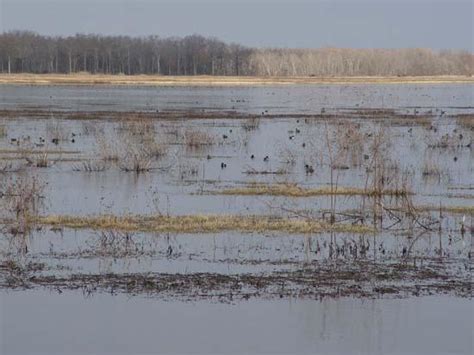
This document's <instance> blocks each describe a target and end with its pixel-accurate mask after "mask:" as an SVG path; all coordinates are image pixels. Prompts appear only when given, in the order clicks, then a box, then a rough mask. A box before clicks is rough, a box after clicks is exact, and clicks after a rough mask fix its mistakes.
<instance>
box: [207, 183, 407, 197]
mask: <svg viewBox="0 0 474 355" xmlns="http://www.w3.org/2000/svg"><path fill="white" fill-rule="evenodd" d="M215 193H216V194H220V195H244V196H245V195H249V196H250V195H257V196H261V195H268V196H288V197H311V196H325V195H348V196H351V195H353V196H356V195H360V196H382V195H386V196H406V195H409V194H411V192H410V191H407V190H405V189H399V190H398V189H384V190H374V189H363V188H358V187H342V186H338V187H333V188H332V189H331V187H330V186H327V187H320V188H303V187H300V186H298V185H296V184H274V185H268V184H257V183H255V184H250V185H248V186H246V187H238V188H232V189H225V190H222V191H217V192H215Z"/></svg>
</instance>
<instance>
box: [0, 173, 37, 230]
mask: <svg viewBox="0 0 474 355" xmlns="http://www.w3.org/2000/svg"><path fill="white" fill-rule="evenodd" d="M43 190H44V184H43V183H42V182H41V181H39V179H38V178H37V177H34V176H31V175H25V176H18V177H15V178H13V177H11V178H9V179H8V180H6V181H3V184H2V186H1V190H0V217H1V218H6V219H11V220H12V223H10V224H9V226H8V227H9V229H8V230H9V232H10V233H12V234H15V235H16V234H25V233H27V232H28V231H29V230H30V227H31V224H30V221H31V219H32V218H35V217H36V216H37V215H38V213H39V211H40V208H41V205H42V203H41V202H42V201H41V198H42V193H43Z"/></svg>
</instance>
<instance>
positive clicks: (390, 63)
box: [0, 31, 474, 76]
mask: <svg viewBox="0 0 474 355" xmlns="http://www.w3.org/2000/svg"><path fill="white" fill-rule="evenodd" d="M0 72H2V73H78V72H88V73H93V74H98V73H100V74H126V75H136V74H159V75H237V76H239V75H262V76H287V75H293V76H346V75H347V76H352V75H354V76H355V75H381V76H384V75H400V76H404V75H472V74H473V72H474V55H473V54H472V53H470V52H469V51H448V50H446V51H433V50H431V49H419V48H411V49H345V48H320V49H260V48H250V47H245V46H242V45H239V44H233V43H232V44H229V43H225V42H223V41H220V40H218V39H216V38H211V37H203V36H200V35H191V36H186V37H184V38H178V37H171V38H161V37H158V36H148V37H129V36H102V35H83V34H77V35H75V36H69V37H61V36H54V37H52V36H43V35H39V34H37V33H34V32H29V31H12V32H4V33H1V34H0Z"/></svg>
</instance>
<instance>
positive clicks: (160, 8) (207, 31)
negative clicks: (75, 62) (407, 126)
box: [0, 0, 474, 51]
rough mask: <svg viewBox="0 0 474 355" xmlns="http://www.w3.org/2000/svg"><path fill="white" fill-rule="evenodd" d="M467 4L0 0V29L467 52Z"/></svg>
mask: <svg viewBox="0 0 474 355" xmlns="http://www.w3.org/2000/svg"><path fill="white" fill-rule="evenodd" d="M473 2H474V0H332V1H329V0H0V13H1V17H0V31H8V30H33V31H36V32H39V33H41V34H48V35H71V34H75V33H101V34H127V35H133V36H135V35H149V34H157V35H160V36H163V37H166V36H185V35H188V34H193V33H199V34H202V35H208V36H216V37H218V38H220V39H223V40H226V41H231V42H239V43H242V44H245V45H250V46H264V47H269V46H278V47H321V46H337V47H382V48H394V47H431V48H435V49H440V48H450V49H468V50H471V51H472V50H473V32H474V28H473Z"/></svg>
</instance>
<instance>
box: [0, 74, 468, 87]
mask: <svg viewBox="0 0 474 355" xmlns="http://www.w3.org/2000/svg"><path fill="white" fill-rule="evenodd" d="M473 82H474V78H473V77H470V76H454V75H446V76H414V77H410V76H404V77H398V76H387V77H380V76H351V77H307V76H304V77H303V76H302V77H290V76H286V77H256V76H238V77H236V76H205V75H200V76H159V75H102V74H96V75H91V74H9V75H8V74H0V84H15V85H145V86H258V85H292V84H303V85H304V84H306V85H307V84H366V83H371V84H378V83H380V84H389V83H391V84H409V83H412V84H442V83H473Z"/></svg>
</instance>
